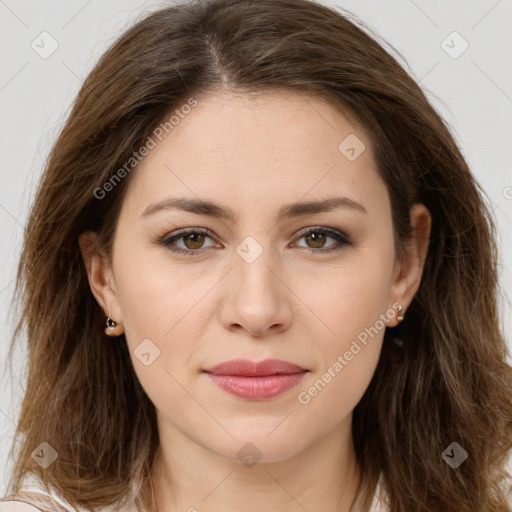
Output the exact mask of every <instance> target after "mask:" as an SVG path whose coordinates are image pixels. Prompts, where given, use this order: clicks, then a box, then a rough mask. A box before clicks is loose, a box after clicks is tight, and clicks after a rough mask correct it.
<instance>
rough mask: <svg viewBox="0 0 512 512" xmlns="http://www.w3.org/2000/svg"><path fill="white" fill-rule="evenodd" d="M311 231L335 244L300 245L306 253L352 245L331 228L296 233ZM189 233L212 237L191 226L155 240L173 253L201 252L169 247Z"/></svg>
mask: <svg viewBox="0 0 512 512" xmlns="http://www.w3.org/2000/svg"><path fill="white" fill-rule="evenodd" d="M311 233H316V234H318V233H321V234H324V235H328V236H329V237H330V238H333V239H334V240H335V241H336V242H337V244H333V246H332V247H330V248H329V249H310V248H308V247H302V249H303V250H305V251H306V252H307V253H308V254H318V253H320V254H326V253H330V252H333V251H339V250H341V249H343V247H344V246H350V245H353V243H352V242H351V241H350V239H349V237H347V236H346V235H345V234H343V233H340V232H339V231H337V230H334V229H331V228H325V227H320V226H317V227H312V228H306V229H305V230H302V231H300V232H299V233H298V238H299V239H300V238H303V237H304V236H306V235H310V234H311ZM190 234H200V235H208V236H209V237H210V238H213V236H212V233H211V232H210V230H208V229H205V228H191V229H184V230H181V231H179V232H178V233H176V234H174V235H172V236H167V235H166V236H164V237H162V238H160V239H158V240H157V242H158V243H159V244H161V245H163V246H164V247H165V248H167V249H168V250H169V251H171V252H173V253H175V254H183V255H186V256H193V255H194V254H196V253H200V252H202V250H203V249H195V250H194V249H181V248H176V247H171V244H172V243H174V241H176V240H179V239H180V238H183V237H184V236H186V235H190Z"/></svg>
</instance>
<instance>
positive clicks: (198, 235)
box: [183, 233, 205, 249]
mask: <svg viewBox="0 0 512 512" xmlns="http://www.w3.org/2000/svg"><path fill="white" fill-rule="evenodd" d="M204 237H205V235H204V234H203V233H192V234H190V235H185V236H183V240H185V245H186V246H187V248H188V249H200V248H201V245H202V244H203V243H204ZM198 238H199V241H197V239H198ZM190 239H194V240H192V243H193V244H194V243H196V244H198V245H197V246H195V247H189V246H188V244H187V241H190Z"/></svg>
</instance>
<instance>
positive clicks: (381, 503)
mask: <svg viewBox="0 0 512 512" xmlns="http://www.w3.org/2000/svg"><path fill="white" fill-rule="evenodd" d="M390 510H391V509H390V506H389V499H388V494H387V492H386V489H385V486H384V477H383V475H382V474H381V475H380V478H379V482H378V483H377V488H376V490H375V494H374V496H373V501H372V504H371V506H370V511H369V512H389V511H390ZM0 512H1V511H0Z"/></svg>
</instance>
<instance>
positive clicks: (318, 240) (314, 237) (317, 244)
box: [304, 231, 328, 249]
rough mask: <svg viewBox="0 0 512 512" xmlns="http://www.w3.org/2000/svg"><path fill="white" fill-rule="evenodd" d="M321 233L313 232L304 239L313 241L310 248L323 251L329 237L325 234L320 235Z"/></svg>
mask: <svg viewBox="0 0 512 512" xmlns="http://www.w3.org/2000/svg"><path fill="white" fill-rule="evenodd" d="M319 233H321V232H318V231H311V232H310V233H309V234H307V235H305V236H304V238H305V239H306V240H311V241H312V245H310V247H312V248H314V249H321V248H322V247H323V245H324V244H325V241H326V240H327V238H328V237H327V235H325V234H319Z"/></svg>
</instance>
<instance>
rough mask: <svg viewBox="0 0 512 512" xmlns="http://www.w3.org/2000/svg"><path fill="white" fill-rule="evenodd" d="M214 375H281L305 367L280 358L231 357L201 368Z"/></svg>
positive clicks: (303, 369) (302, 369) (301, 369)
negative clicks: (209, 366)
mask: <svg viewBox="0 0 512 512" xmlns="http://www.w3.org/2000/svg"><path fill="white" fill-rule="evenodd" d="M203 371H204V372H206V373H213V374H214V375H240V376H244V377H259V376H263V375H283V374H288V373H299V372H306V371H308V370H306V369H305V368H302V367H301V366H299V365H297V364H293V363H290V362H288V361H282V360H280V359H265V360H264V361H259V362H252V361H249V360H247V359H232V360H230V361H224V362H223V363H220V364H218V365H216V366H213V367H211V368H206V369H205V370H203Z"/></svg>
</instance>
